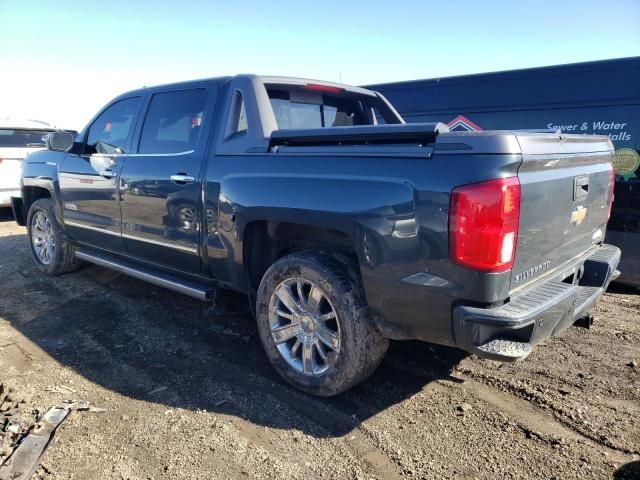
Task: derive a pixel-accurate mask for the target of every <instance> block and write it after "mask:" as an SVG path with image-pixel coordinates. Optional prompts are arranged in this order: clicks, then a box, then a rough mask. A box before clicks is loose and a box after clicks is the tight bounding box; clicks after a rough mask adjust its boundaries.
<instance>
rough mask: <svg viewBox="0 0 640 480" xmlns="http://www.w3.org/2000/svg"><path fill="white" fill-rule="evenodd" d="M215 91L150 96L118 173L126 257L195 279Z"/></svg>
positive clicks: (207, 87)
mask: <svg viewBox="0 0 640 480" xmlns="http://www.w3.org/2000/svg"><path fill="white" fill-rule="evenodd" d="M216 90H217V85H216V84H210V83H207V84H202V85H200V84H199V85H195V86H193V87H185V86H180V87H175V88H173V89H169V90H162V91H156V92H155V93H153V94H152V95H150V99H149V102H148V105H147V108H146V114H145V118H144V122H143V124H142V128H141V131H140V135H139V139H138V142H137V148H136V152H135V153H134V154H132V155H129V156H128V157H127V161H126V163H125V165H124V168H123V170H122V187H123V189H122V195H121V210H122V222H123V230H122V234H123V238H124V243H125V248H126V251H127V254H128V255H130V256H133V257H135V258H137V259H139V260H142V261H146V262H149V263H152V264H154V265H157V266H162V267H166V268H172V269H176V270H180V271H181V272H187V273H199V271H200V256H199V243H200V231H201V226H202V225H201V211H200V198H201V174H202V173H201V172H202V164H203V160H204V155H205V149H206V143H207V142H206V140H207V135H206V134H205V132H208V130H209V128H210V125H211V117H212V113H213V107H214V103H215V98H216Z"/></svg>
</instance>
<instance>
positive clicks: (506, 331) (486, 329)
mask: <svg viewBox="0 0 640 480" xmlns="http://www.w3.org/2000/svg"><path fill="white" fill-rule="evenodd" d="M619 261H620V249H618V248H617V247H614V246H613V245H602V246H601V247H599V248H598V249H597V250H595V251H591V252H590V253H589V254H588V255H587V256H585V257H582V258H580V259H578V260H576V261H575V262H574V263H572V264H571V265H569V266H567V268H565V269H563V271H562V273H559V274H557V275H556V276H553V277H552V278H550V279H546V280H545V281H543V282H541V283H536V284H534V285H532V286H531V287H528V288H526V289H525V290H524V291H521V292H518V293H517V294H516V295H514V296H513V297H512V298H511V299H510V300H509V302H507V303H506V304H504V305H501V306H499V307H496V308H478V307H471V306H458V307H455V308H454V310H453V327H454V335H455V342H456V345H457V346H458V347H459V348H461V349H463V350H466V351H468V352H471V353H475V354H477V355H479V356H481V357H485V358H491V359H494V360H502V361H515V360H521V359H523V358H525V357H526V356H527V355H528V354H529V353H531V351H532V349H533V347H534V346H535V345H536V344H538V343H539V342H541V341H543V340H545V339H547V338H549V337H551V336H554V335H557V334H558V333H560V332H562V331H563V330H565V329H566V328H568V327H569V326H571V325H572V324H573V323H574V322H575V321H576V320H578V319H579V318H580V317H583V316H584V315H586V314H587V313H589V311H590V310H591V309H592V308H593V307H594V305H595V304H596V302H597V301H598V299H599V298H600V297H601V296H602V294H603V293H604V291H605V290H606V289H607V287H608V286H609V283H610V282H611V281H612V280H614V279H615V278H617V276H618V275H619V273H620V272H618V271H617V270H616V268H617V266H618V262H619ZM568 271H573V272H576V273H575V274H573V275H571V274H569V277H568V278H565V277H566V274H567V272H568ZM580 272H582V274H580Z"/></svg>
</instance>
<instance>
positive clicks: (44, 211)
mask: <svg viewBox="0 0 640 480" xmlns="http://www.w3.org/2000/svg"><path fill="white" fill-rule="evenodd" d="M27 235H28V237H29V246H30V251H31V256H32V258H33V261H34V262H35V264H36V266H37V267H38V268H39V269H40V271H41V272H43V273H44V274H45V275H50V276H56V275H61V274H63V273H67V272H72V271H74V270H77V269H78V268H79V267H80V265H81V261H80V260H78V259H77V258H76V257H75V255H74V248H73V246H72V245H71V244H70V243H69V241H68V240H67V237H66V235H65V233H64V231H63V229H62V227H61V226H60V224H59V223H58V221H57V219H56V215H55V212H54V209H53V202H52V201H51V199H49V198H40V199H38V200H36V201H35V202H33V203H32V204H31V207H30V208H29V213H28V215H27Z"/></svg>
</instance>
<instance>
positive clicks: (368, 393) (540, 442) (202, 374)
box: [0, 212, 640, 480]
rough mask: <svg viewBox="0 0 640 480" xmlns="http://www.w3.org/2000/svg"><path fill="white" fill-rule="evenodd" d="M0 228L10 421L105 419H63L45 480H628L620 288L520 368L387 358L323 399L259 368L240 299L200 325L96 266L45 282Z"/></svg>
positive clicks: (187, 308) (636, 322)
mask: <svg viewBox="0 0 640 480" xmlns="http://www.w3.org/2000/svg"><path fill="white" fill-rule="evenodd" d="M1 215H2V216H0V382H4V383H6V384H9V385H11V386H12V387H14V388H15V389H16V390H18V391H19V392H21V393H24V394H26V395H27V402H26V404H25V405H24V408H35V407H40V408H48V407H50V406H53V405H55V404H56V403H58V402H60V401H62V400H64V399H68V398H74V399H78V400H88V401H90V402H91V403H92V404H93V405H95V406H97V407H102V408H105V409H107V411H106V412H104V413H90V412H73V413H72V414H71V415H70V416H69V418H68V419H67V420H66V421H65V422H64V423H63V425H62V427H61V428H60V430H58V432H57V433H56V437H55V438H56V440H55V443H54V444H53V445H52V446H51V447H50V448H49V450H48V451H47V452H46V454H45V457H44V459H43V461H42V464H41V467H40V468H39V470H38V475H39V476H40V477H41V478H46V479H47V480H49V479H51V480H53V479H68V478H74V479H156V478H158V479H205V478H216V479H217V478H220V479H231V478H256V479H258V478H259V479H288V478H295V479H298V478H300V479H302V478H305V479H315V478H335V479H367V480H369V479H399V478H408V479H422V478H435V479H439V478H468V479H502V478H511V479H520V478H540V479H551V478H556V479H571V478H588V479H600V478H605V479H606V478H608V479H611V478H616V479H622V478H640V473H639V472H640V295H638V294H637V293H636V291H634V290H627V289H622V288H620V287H617V288H614V289H613V291H612V292H609V293H607V294H606V295H605V297H604V299H603V300H602V301H601V302H600V304H599V305H598V307H597V309H596V312H595V315H596V321H595V324H594V326H593V328H592V329H590V330H586V329H583V328H577V327H573V328H570V329H569V330H567V331H566V332H564V333H563V334H562V335H560V336H559V337H557V338H553V339H550V340H548V341H546V342H545V343H544V344H542V345H541V346H539V347H538V348H537V349H536V350H535V351H534V353H533V354H532V355H531V356H530V357H529V358H528V359H527V360H526V361H524V362H521V363H517V364H499V363H495V362H491V361H486V360H481V359H478V358H475V357H470V356H466V355H464V354H463V353H461V352H459V351H456V350H453V349H449V348H443V347H438V346H433V345H429V344H424V343H418V342H397V343H393V344H392V346H391V348H390V350H389V352H388V354H387V356H386V358H385V360H384V361H383V363H382V365H381V367H380V368H379V369H378V371H377V372H376V373H375V374H374V376H373V377H372V378H370V379H369V380H368V381H366V382H365V383H364V384H362V385H361V386H359V387H357V388H355V389H353V390H351V391H349V392H347V393H346V394H344V395H341V396H339V397H337V398H333V399H328V400H324V399H318V398H312V397H309V396H307V395H305V394H302V393H300V392H298V391H296V390H294V389H292V388H290V387H288V386H286V385H285V384H283V382H282V381H281V380H280V379H279V377H278V376H277V375H276V374H275V373H274V371H273V370H272V369H271V368H270V366H269V365H268V363H267V360H266V357H265V355H264V354H263V353H262V349H261V347H260V344H259V340H258V338H257V334H256V329H255V325H254V323H253V322H252V320H251V317H250V315H249V314H248V312H247V308H246V301H245V299H244V298H242V297H240V296H238V295H234V294H230V293H229V294H223V295H221V298H220V306H219V309H218V310H217V311H215V312H208V313H207V314H206V315H205V314H204V313H205V312H204V311H203V305H202V304H201V303H199V302H197V301H195V300H192V299H190V298H187V297H184V296H181V295H179V294H175V293H172V292H170V291H167V290H163V289H161V288H157V287H154V286H151V285H148V284H146V283H143V282H141V281H137V280H134V279H131V278H128V277H126V276H123V275H119V274H117V273H114V272H111V271H109V270H105V269H102V268H98V267H92V266H88V267H86V268H84V269H82V270H81V271H79V272H77V273H74V274H70V275H66V276H63V277H59V278H47V277H44V276H42V275H40V274H39V273H38V271H37V269H36V268H35V266H34V265H33V263H32V260H31V258H30V256H29V252H28V244H27V239H26V235H25V229H24V228H21V227H19V226H17V225H16V224H15V223H14V222H13V221H11V220H10V218H9V214H8V212H3V213H2V214H1ZM65 388H66V391H65ZM69 389H72V390H73V391H75V393H72V394H70V393H68V392H70V391H71V390H69ZM56 391H58V392H61V393H56Z"/></svg>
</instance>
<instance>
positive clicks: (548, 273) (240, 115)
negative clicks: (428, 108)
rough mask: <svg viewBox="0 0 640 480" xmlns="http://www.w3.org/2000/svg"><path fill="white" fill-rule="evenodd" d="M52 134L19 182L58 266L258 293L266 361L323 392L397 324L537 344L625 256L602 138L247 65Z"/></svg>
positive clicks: (35, 245) (524, 349)
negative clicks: (483, 127) (483, 122)
mask: <svg viewBox="0 0 640 480" xmlns="http://www.w3.org/2000/svg"><path fill="white" fill-rule="evenodd" d="M47 146H48V150H45V151H41V152H36V153H33V154H32V155H30V156H29V157H28V159H27V160H26V162H25V165H24V168H23V173H22V185H21V193H22V194H21V198H14V199H13V208H14V213H15V216H16V220H17V221H18V223H19V224H21V225H26V227H27V232H28V239H29V244H30V248H31V251H32V253H33V259H34V261H35V263H36V265H37V266H38V268H39V269H40V270H41V271H42V272H43V273H44V274H46V275H60V274H63V273H66V272H70V271H73V270H75V269H77V268H78V267H79V266H80V265H81V263H82V262H89V263H93V264H97V265H101V266H103V267H107V268H112V269H115V270H117V271H120V272H123V273H126V274H128V275H132V276H134V277H137V278H140V279H143V280H146V281H148V282H151V283H154V284H156V285H160V286H163V287H166V288H169V289H173V290H176V291H178V292H182V293H184V294H186V295H190V296H192V297H195V298H198V299H200V300H203V301H209V302H213V301H215V295H216V291H217V289H219V288H226V289H232V290H236V291H238V292H242V293H245V294H247V296H248V298H249V303H250V306H251V309H252V310H253V312H254V314H255V317H256V321H257V327H258V333H259V337H260V339H261V342H262V344H263V346H264V349H265V352H266V354H267V357H268V359H269V361H270V362H271V364H272V365H273V366H274V368H275V369H276V370H277V372H278V373H279V374H280V375H281V376H282V377H283V378H284V379H285V380H286V381H288V382H290V383H291V384H293V385H295V386H296V387H298V388H300V389H302V390H304V391H306V392H309V393H311V394H315V395H322V396H330V395H335V394H338V393H340V392H343V391H344V390H346V389H348V388H350V387H351V386H353V385H355V384H357V383H358V382H360V381H362V380H363V379H364V378H366V377H367V376H368V375H370V374H371V373H372V372H373V371H374V370H375V368H376V366H377V365H378V363H379V362H380V361H381V359H382V358H383V355H384V353H385V351H386V349H387V346H388V342H389V339H397V340H402V339H419V340H424V341H428V342H434V343H438V344H444V345H450V346H456V347H459V348H461V349H464V350H466V351H468V352H471V353H474V354H477V355H480V356H483V357H488V358H492V359H495V360H501V361H513V360H520V359H523V358H525V357H526V356H527V355H528V354H529V353H530V352H531V351H532V348H533V347H534V346H535V345H536V344H538V343H539V342H541V341H543V340H544V339H546V338H548V337H549V336H551V335H556V334H558V333H560V332H561V331H562V330H564V329H565V328H567V327H569V326H570V325H572V324H573V323H574V322H575V321H576V320H577V319H579V318H581V317H583V316H585V315H587V314H588V313H589V311H590V310H591V309H592V308H593V307H594V305H595V303H596V301H597V300H598V298H599V297H600V296H601V295H602V293H603V292H604V290H605V289H606V288H607V286H608V284H609V282H610V281H611V280H612V279H613V278H615V276H616V275H618V273H619V272H618V271H617V270H616V266H617V264H618V261H619V258H620V251H619V250H618V249H617V248H616V247H612V246H609V245H606V244H603V239H604V234H605V228H606V223H607V220H608V217H609V213H610V208H611V201H612V188H613V183H614V172H613V170H612V167H611V159H612V153H613V149H612V145H611V142H610V141H609V139H608V138H606V137H603V136H582V135H565V134H562V135H560V134H552V133H530V132H515V131H514V132H511V131H499V132H449V131H448V129H447V127H446V126H444V125H442V124H405V123H404V121H403V119H402V118H401V117H400V115H399V114H398V113H397V112H396V110H395V109H394V108H393V106H392V105H390V104H389V102H388V101H387V100H386V99H385V98H384V97H383V96H382V95H380V94H379V93H376V92H374V91H370V90H366V89H362V88H356V87H351V86H346V85H340V84H335V83H328V82H319V81H313V80H304V79H294V78H283V77H265V76H255V75H239V76H235V77H223V78H214V79H207V80H200V81H192V82H186V83H178V84H172V85H164V86H158V87H153V88H143V89H140V90H135V91H132V92H129V93H126V94H124V95H122V96H120V97H118V98H116V99H114V100H113V101H112V102H110V103H109V104H108V105H107V106H106V107H104V109H103V110H102V111H100V112H99V113H98V114H97V115H96V117H95V118H94V119H93V120H91V122H90V123H89V124H88V126H87V127H86V128H85V129H84V130H83V131H82V132H80V133H79V134H78V135H77V136H75V137H74V136H72V135H70V134H68V133H64V132H56V133H53V134H51V135H49V136H48V137H47Z"/></svg>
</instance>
